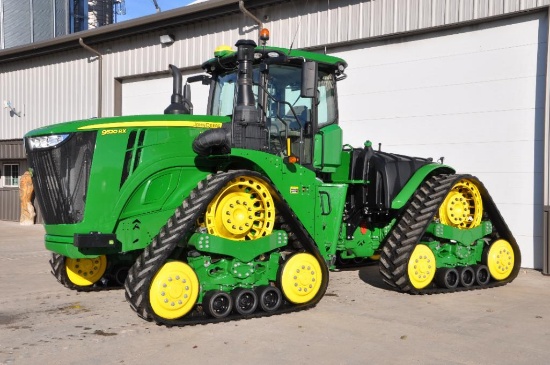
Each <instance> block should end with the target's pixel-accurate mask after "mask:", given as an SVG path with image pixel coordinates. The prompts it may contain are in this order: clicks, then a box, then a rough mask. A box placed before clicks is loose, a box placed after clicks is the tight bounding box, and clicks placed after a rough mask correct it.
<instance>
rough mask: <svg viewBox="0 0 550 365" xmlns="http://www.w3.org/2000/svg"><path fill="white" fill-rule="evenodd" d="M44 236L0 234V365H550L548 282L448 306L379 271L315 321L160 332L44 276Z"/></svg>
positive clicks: (111, 301)
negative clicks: (391, 284) (394, 283)
mask: <svg viewBox="0 0 550 365" xmlns="http://www.w3.org/2000/svg"><path fill="white" fill-rule="evenodd" d="M43 234H44V230H43V228H42V227H41V226H31V227H23V226H20V225H19V224H18V223H13V222H0V288H1V291H0V364H33V365H35V364H40V365H46V364H75V365H76V364H78V365H86V364H198V363H200V364H234V363H240V364H366V363H370V364H548V363H550V277H546V276H543V275H542V274H541V273H540V272H538V271H534V270H521V272H520V274H519V276H518V278H517V279H516V280H515V281H514V282H513V283H511V284H509V285H507V286H505V287H502V288H495V289H488V290H477V291H472V292H463V293H454V294H446V295H431V296H411V295H406V294H400V293H396V292H393V291H391V290H389V289H388V288H387V287H386V286H385V285H384V284H383V283H382V280H381V278H380V276H379V274H378V268H377V267H375V266H371V267H365V268H362V269H359V270H351V271H342V272H335V273H331V276H330V284H329V288H328V291H327V294H326V295H325V297H324V298H323V299H322V301H321V303H320V304H319V305H318V306H317V307H315V308H314V309H311V310H308V311H303V312H297V313H292V314H286V315H279V316H273V317H269V318H260V319H251V320H241V321H234V322H228V323H221V324H209V325H200V326H189V327H181V328H166V327H162V326H157V325H155V324H153V323H149V322H146V321H143V320H142V319H140V318H138V317H137V315H136V314H135V313H134V312H133V311H132V310H131V309H130V307H129V305H128V304H127V303H126V301H125V299H124V291H123V290H110V291H104V292H96V293H78V292H74V291H70V290H68V289H65V288H64V287H62V286H61V285H60V284H58V283H57V281H56V280H55V279H54V277H53V276H52V275H51V274H50V268H49V264H48V260H49V257H50V253H49V252H48V251H46V250H45V249H44V246H43V243H42V235H43Z"/></svg>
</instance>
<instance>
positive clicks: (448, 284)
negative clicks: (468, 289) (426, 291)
mask: <svg viewBox="0 0 550 365" xmlns="http://www.w3.org/2000/svg"><path fill="white" fill-rule="evenodd" d="M435 282H436V284H437V286H439V287H442V288H446V289H455V288H456V287H457V286H458V283H459V282H460V276H459V274H458V270H457V269H454V268H448V269H444V268H441V269H438V270H437V272H436V273H435Z"/></svg>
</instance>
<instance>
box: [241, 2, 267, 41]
mask: <svg viewBox="0 0 550 365" xmlns="http://www.w3.org/2000/svg"><path fill="white" fill-rule="evenodd" d="M239 9H240V10H241V11H242V13H243V14H244V15H246V16H248V17H249V18H250V19H252V20H254V21H255V22H256V24H258V26H259V29H258V44H261V39H260V31H261V30H262V28H263V27H264V23H262V21H261V20H260V19H258V18H257V17H256V15H254V14H252V13H251V12H250V11H249V10H248V9H247V8H245V7H244V1H243V0H240V1H239Z"/></svg>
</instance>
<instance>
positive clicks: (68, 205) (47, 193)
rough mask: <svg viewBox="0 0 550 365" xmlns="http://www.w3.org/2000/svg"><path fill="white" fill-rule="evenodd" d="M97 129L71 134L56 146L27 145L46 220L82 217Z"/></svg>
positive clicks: (71, 220) (72, 220)
mask: <svg viewBox="0 0 550 365" xmlns="http://www.w3.org/2000/svg"><path fill="white" fill-rule="evenodd" d="M96 135H97V132H95V131H94V132H79V133H74V134H73V135H71V136H70V137H69V138H68V139H67V140H66V141H64V142H63V143H62V144H60V145H59V146H57V147H55V148H49V149H45V150H40V149H38V150H33V151H31V150H30V149H29V148H28V147H27V151H28V160H29V166H30V167H31V169H32V171H33V174H32V175H33V178H32V180H33V185H34V189H35V193H36V198H37V200H38V204H39V206H40V210H41V211H42V214H43V216H44V222H45V223H46V224H70V223H78V222H80V221H82V218H83V217H84V208H85V206H86V192H87V190H88V182H89V180H90V179H89V178H90V169H91V167H92V158H93V154H94V152H93V151H94V147H95V140H96Z"/></svg>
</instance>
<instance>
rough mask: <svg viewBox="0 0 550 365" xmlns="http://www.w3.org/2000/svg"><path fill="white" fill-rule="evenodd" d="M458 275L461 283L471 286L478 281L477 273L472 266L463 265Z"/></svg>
mask: <svg viewBox="0 0 550 365" xmlns="http://www.w3.org/2000/svg"><path fill="white" fill-rule="evenodd" d="M458 277H459V279H460V285H461V286H463V287H465V288H469V287H471V286H472V285H474V283H475V282H476V274H475V272H474V269H472V267H471V266H463V267H460V268H458Z"/></svg>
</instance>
